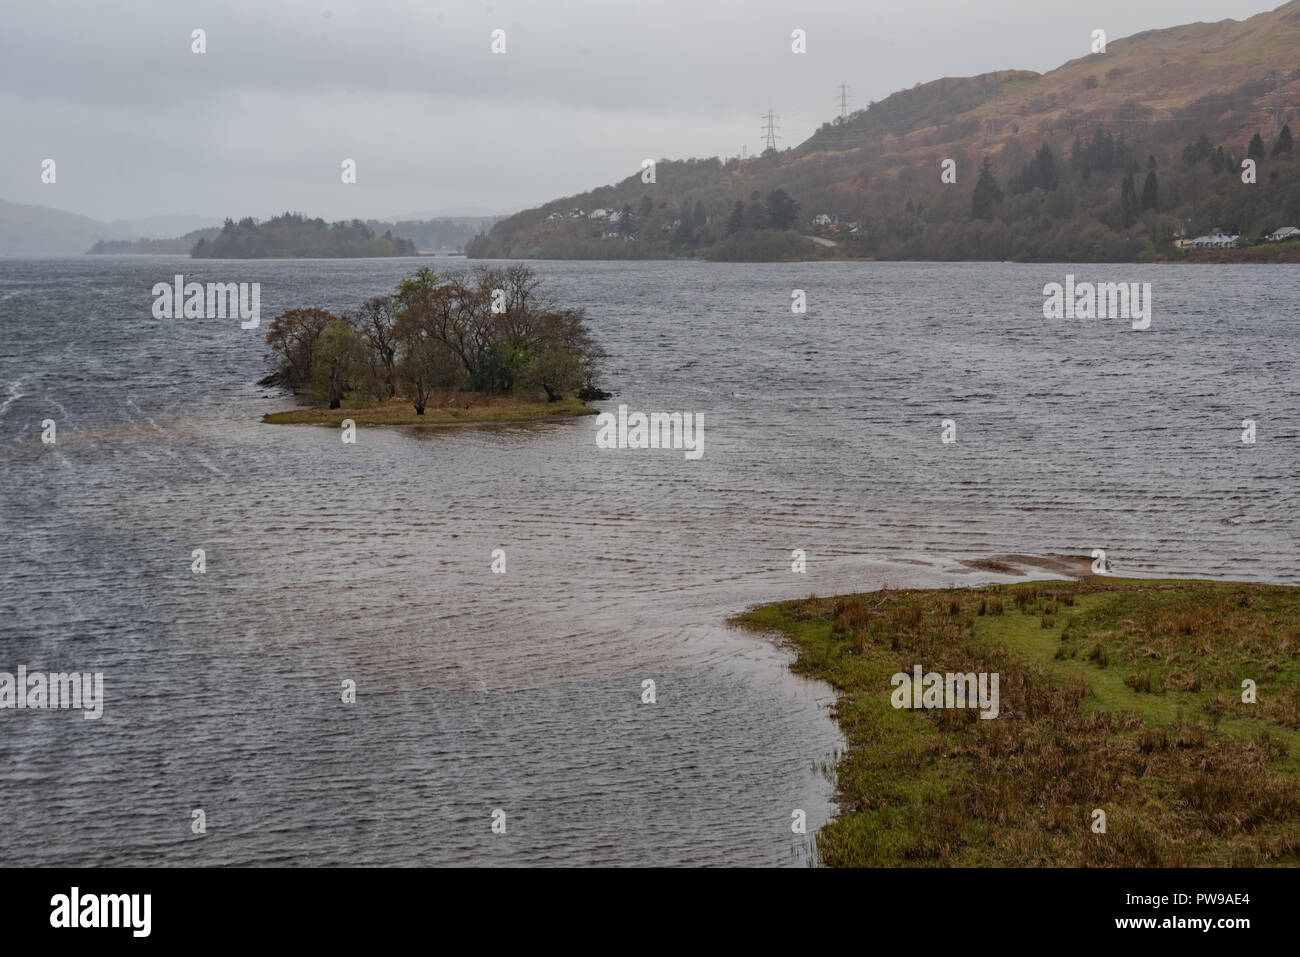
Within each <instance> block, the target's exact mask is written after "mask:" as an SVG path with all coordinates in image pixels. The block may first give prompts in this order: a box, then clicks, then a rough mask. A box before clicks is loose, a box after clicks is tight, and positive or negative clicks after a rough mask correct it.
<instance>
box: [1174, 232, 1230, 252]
mask: <svg viewBox="0 0 1300 957" xmlns="http://www.w3.org/2000/svg"><path fill="white" fill-rule="evenodd" d="M1240 238H1241V236H1240V235H1236V236H1229V235H1227V234H1226V233H1224V232H1223V231H1222V230H1218V229H1216V230H1214V231H1213V232H1211V233H1209V234H1208V235H1205V236H1197V237H1196V238H1195V239H1180V240H1178V241H1177V242H1175V243H1174V245H1175V246H1177V247H1178V248H1179V249H1231V248H1233V247H1234V246H1236V245H1237V240H1238V239H1240Z"/></svg>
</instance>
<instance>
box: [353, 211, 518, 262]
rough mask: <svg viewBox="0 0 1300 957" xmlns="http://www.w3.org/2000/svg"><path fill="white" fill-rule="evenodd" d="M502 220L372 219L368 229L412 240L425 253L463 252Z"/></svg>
mask: <svg viewBox="0 0 1300 957" xmlns="http://www.w3.org/2000/svg"><path fill="white" fill-rule="evenodd" d="M504 218H505V217H503V216H460V217H448V216H444V217H438V218H436V219H414V220H412V219H400V220H396V221H390V220H379V219H370V220H366V225H367V226H369V227H370V229H372V230H373V231H374V232H375V233H376V235H383V234H384V233H386V232H391V233H392V235H393V236H394V237H398V238H401V239H409V240H410V241H411V242H413V243H415V248H416V249H418V250H419V251H420V252H422V253H429V252H438V251H443V250H453V249H464V248H465V245H466V244H467V243H469V241H470V240H472V239H473V238H474V237H476V236H479V235H481V234H483V233H486V232H487V231H488V230H489V229H491V228H492V227H493V226H494V225H496V224H497V223H499V222H500V221H501V220H502V219H504Z"/></svg>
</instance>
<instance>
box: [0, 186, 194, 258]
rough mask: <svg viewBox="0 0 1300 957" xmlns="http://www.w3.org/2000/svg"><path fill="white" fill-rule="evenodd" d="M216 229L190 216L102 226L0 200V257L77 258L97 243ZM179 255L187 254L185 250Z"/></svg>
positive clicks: (47, 209)
mask: <svg viewBox="0 0 1300 957" xmlns="http://www.w3.org/2000/svg"><path fill="white" fill-rule="evenodd" d="M218 225H219V221H218V220H215V219H211V218H208V217H203V216H192V215H175V216H172V215H166V216H148V217H144V218H142V219H120V220H114V221H113V222H108V223H105V222H101V221H99V220H97V219H91V218H90V217H89V216H79V215H77V214H76V213H68V212H64V211H63V210H61V209H52V208H50V207H48V206H31V205H24V204H22V203H9V202H5V201H4V200H0V256H79V255H81V254H82V253H84V252H86V250H88V249H90V248H91V247H92V246H94V245H95V244H96V243H98V242H101V241H112V240H138V239H143V238H146V237H150V236H177V235H179V234H180V233H181V232H184V231H185V230H195V229H199V228H202V227H205V226H218ZM190 245H193V240H191V242H190ZM183 251H185V252H188V251H189V247H188V246H187V247H186V248H185V250H183Z"/></svg>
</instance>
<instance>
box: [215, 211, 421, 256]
mask: <svg viewBox="0 0 1300 957" xmlns="http://www.w3.org/2000/svg"><path fill="white" fill-rule="evenodd" d="M415 253H416V249H415V244H414V243H413V242H411V240H409V239H402V238H400V237H397V236H394V235H392V233H391V232H386V233H385V234H384V235H382V236H378V235H376V234H375V232H374V231H373V230H372V229H370V228H369V227H368V226H367V225H366V224H365V223H363V222H361V220H359V219H354V220H352V221H351V222H337V223H327V222H325V220H323V219H307V218H306V217H305V216H303V215H302V214H301V213H284V214H283V215H281V216H273V217H272V218H271V219H268V220H266V221H265V222H258V221H257V220H256V219H254V218H253V217H251V216H248V217H245V218H244V219H241V220H240V221H239V222H235V221H234V220H231V219H227V220H226V222H225V224H224V225H223V226H222V228H221V232H220V233H218V234H217V236H216V237H215V238H213V239H200V240H199V241H198V242H197V243H196V244H195V245H194V249H193V250H192V251H191V253H190V255H191V256H193V257H194V258H195V259H351V258H371V257H382V256H414V255H415Z"/></svg>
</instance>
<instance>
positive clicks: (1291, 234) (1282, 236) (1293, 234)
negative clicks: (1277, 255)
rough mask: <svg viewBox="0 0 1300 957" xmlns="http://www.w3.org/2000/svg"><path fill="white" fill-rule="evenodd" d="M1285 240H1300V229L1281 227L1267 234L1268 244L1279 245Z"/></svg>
mask: <svg viewBox="0 0 1300 957" xmlns="http://www.w3.org/2000/svg"><path fill="white" fill-rule="evenodd" d="M1286 239H1300V227H1296V226H1283V227H1282V228H1281V229H1276V230H1274V231H1273V232H1271V233H1269V234H1268V241H1269V242H1270V243H1280V242H1282V241H1283V240H1286Z"/></svg>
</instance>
